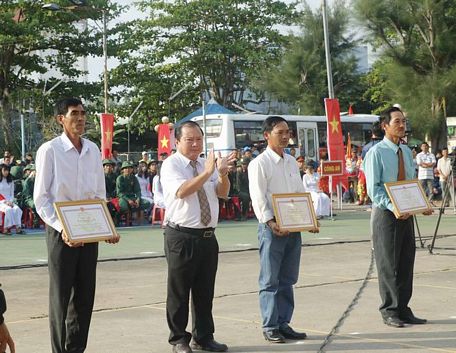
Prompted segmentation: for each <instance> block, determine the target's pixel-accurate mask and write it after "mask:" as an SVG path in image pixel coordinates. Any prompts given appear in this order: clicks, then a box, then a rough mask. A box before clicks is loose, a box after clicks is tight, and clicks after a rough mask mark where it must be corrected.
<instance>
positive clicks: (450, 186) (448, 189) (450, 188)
mask: <svg viewBox="0 0 456 353" xmlns="http://www.w3.org/2000/svg"><path fill="white" fill-rule="evenodd" d="M455 160H456V159H455ZM455 160H453V161H452V166H451V171H450V174H449V175H448V178H447V182H446V183H445V188H444V190H442V192H443V198H442V205H441V206H440V208H439V218H438V219H437V225H436V227H435V231H434V237H433V238H432V243H431V245H428V249H429V253H430V254H432V251H433V250H434V245H435V239H436V238H437V232H438V230H439V226H440V220H441V218H442V214H444V213H445V205H446V204H447V202H449V198H450V196H451V201H452V203H453V213H455V214H456V207H455V200H454V177H453V175H454V167H455Z"/></svg>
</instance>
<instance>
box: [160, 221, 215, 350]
mask: <svg viewBox="0 0 456 353" xmlns="http://www.w3.org/2000/svg"><path fill="white" fill-rule="evenodd" d="M218 252H219V247H218V243H217V239H216V238H215V235H212V236H211V237H208V238H204V237H201V236H198V235H194V234H189V233H186V232H183V231H178V230H176V229H173V228H170V227H166V229H165V255H166V260H167V262H168V288H167V289H168V293H167V298H166V318H167V321H168V326H169V329H170V336H169V343H171V344H173V345H174V344H177V343H189V342H190V339H191V338H192V336H193V339H194V340H195V341H196V342H198V343H200V344H204V343H206V342H207V341H208V340H210V339H212V338H213V337H214V336H213V335H214V320H213V318H212V300H213V298H214V286H215V275H216V273H217V265H218ZM190 293H191V295H192V305H191V307H192V320H193V329H192V334H190V333H189V332H187V331H186V327H187V324H188V315H189V297H190Z"/></svg>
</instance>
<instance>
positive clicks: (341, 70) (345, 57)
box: [256, 1, 368, 114]
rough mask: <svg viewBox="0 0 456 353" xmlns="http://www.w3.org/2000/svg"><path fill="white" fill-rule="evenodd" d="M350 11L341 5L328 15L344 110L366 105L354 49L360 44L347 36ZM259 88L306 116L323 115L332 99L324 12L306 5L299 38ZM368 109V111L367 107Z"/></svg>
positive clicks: (335, 79) (266, 73)
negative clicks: (328, 78)
mask: <svg viewBox="0 0 456 353" xmlns="http://www.w3.org/2000/svg"><path fill="white" fill-rule="evenodd" d="M348 26H349V16H348V11H347V8H346V6H345V3H344V2H343V1H337V2H335V3H334V6H333V7H332V8H331V9H329V11H328V27H329V34H330V35H329V39H330V51H331V63H332V69H333V82H334V91H335V96H336V97H337V98H338V99H339V101H340V104H341V107H344V106H345V107H347V108H348V105H349V104H350V103H352V104H353V103H355V104H356V105H357V106H361V105H363V107H364V109H366V107H365V106H366V104H365V103H362V104H361V100H360V97H361V96H362V89H363V87H361V86H360V74H358V73H356V68H357V62H356V59H355V57H354V55H353V49H354V47H355V46H356V45H357V42H356V41H355V40H354V39H353V36H352V35H347V33H348ZM256 86H257V87H258V88H259V89H261V90H263V91H265V92H268V93H270V94H272V96H273V97H276V98H277V99H279V100H281V101H284V102H287V103H289V104H290V105H291V106H292V107H294V110H295V111H299V112H301V113H304V114H322V113H323V112H324V103H323V102H324V101H323V100H324V98H325V97H328V85H327V74H326V65H325V46H324V34H323V15H322V11H321V9H320V10H317V11H316V12H313V11H312V9H311V8H310V7H309V6H307V5H305V8H304V11H303V13H302V17H301V20H300V31H299V34H296V35H293V36H292V39H291V40H290V43H289V45H287V47H286V50H285V52H284V55H283V57H282V60H281V63H280V65H278V66H277V67H272V68H269V69H266V70H264V71H263V74H262V77H261V79H260V80H258V81H257V82H256ZM367 106H368V105H367ZM367 109H368V107H367Z"/></svg>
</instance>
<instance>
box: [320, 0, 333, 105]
mask: <svg viewBox="0 0 456 353" xmlns="http://www.w3.org/2000/svg"><path fill="white" fill-rule="evenodd" d="M321 6H322V14H323V34H324V38H325V54H326V75H327V77H328V95H329V98H331V99H333V98H334V86H333V80H332V67H331V51H330V48H329V30H328V15H327V13H326V0H322V4H321Z"/></svg>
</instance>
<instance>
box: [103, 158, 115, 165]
mask: <svg viewBox="0 0 456 353" xmlns="http://www.w3.org/2000/svg"><path fill="white" fill-rule="evenodd" d="M106 164H112V165H115V164H116V163H115V162H114V161H113V160H111V159H107V158H106V159H103V165H106Z"/></svg>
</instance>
